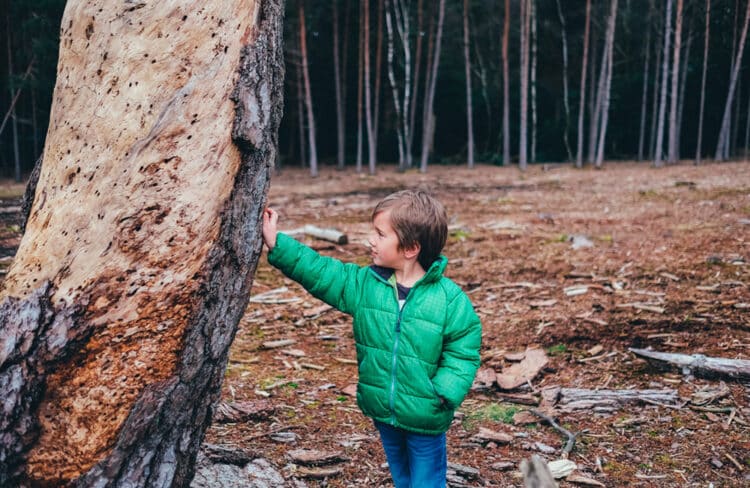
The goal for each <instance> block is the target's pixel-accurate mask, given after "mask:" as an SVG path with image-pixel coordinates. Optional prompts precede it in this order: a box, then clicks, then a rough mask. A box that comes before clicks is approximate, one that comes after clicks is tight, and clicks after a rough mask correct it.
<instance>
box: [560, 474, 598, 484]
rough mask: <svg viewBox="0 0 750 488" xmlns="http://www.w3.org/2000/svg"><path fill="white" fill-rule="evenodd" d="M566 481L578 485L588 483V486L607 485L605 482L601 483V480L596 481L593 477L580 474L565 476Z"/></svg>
mask: <svg viewBox="0 0 750 488" xmlns="http://www.w3.org/2000/svg"><path fill="white" fill-rule="evenodd" d="M565 481H568V482H570V483H576V484H578V485H586V486H602V487H604V486H607V485H605V484H604V483H600V482H599V481H596V480H595V479H593V478H589V477H587V476H582V475H580V474H571V475H570V476H568V477H567V478H565Z"/></svg>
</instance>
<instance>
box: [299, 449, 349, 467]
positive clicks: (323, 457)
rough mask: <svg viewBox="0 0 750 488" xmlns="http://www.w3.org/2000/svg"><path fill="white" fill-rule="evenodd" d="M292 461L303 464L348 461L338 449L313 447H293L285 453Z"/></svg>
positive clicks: (317, 464)
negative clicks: (293, 448)
mask: <svg viewBox="0 0 750 488" xmlns="http://www.w3.org/2000/svg"><path fill="white" fill-rule="evenodd" d="M287 454H288V455H289V457H290V458H291V459H292V461H293V462H295V463H299V464H304V465H305V466H322V465H326V464H333V463H338V462H340V461H348V458H346V457H345V456H344V455H343V454H342V453H341V452H339V451H318V450H315V449H295V450H293V451H289V452H288V453H287Z"/></svg>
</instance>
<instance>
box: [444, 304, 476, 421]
mask: <svg viewBox="0 0 750 488" xmlns="http://www.w3.org/2000/svg"><path fill="white" fill-rule="evenodd" d="M481 343H482V325H481V323H480V322H479V317H478V316H477V314H476V312H474V308H473V307H472V306H471V302H470V301H469V297H467V296H466V294H464V293H463V292H461V293H458V294H457V295H456V297H454V298H453V300H452V301H451V302H450V303H449V304H448V324H447V326H446V328H445V339H444V340H443V353H442V355H441V357H440V364H439V365H438V370H437V372H436V373H435V376H433V378H432V384H433V385H435V390H436V392H437V394H438V395H439V396H440V397H441V398H443V399H444V400H445V402H446V403H447V404H448V406H450V407H451V408H457V407H458V406H459V405H460V404H461V402H462V401H463V399H464V397H465V396H466V394H467V393H468V392H469V389H470V388H471V385H472V383H473V382H474V376H475V375H476V372H477V369H479V357H480V356H479V348H480V346H481Z"/></svg>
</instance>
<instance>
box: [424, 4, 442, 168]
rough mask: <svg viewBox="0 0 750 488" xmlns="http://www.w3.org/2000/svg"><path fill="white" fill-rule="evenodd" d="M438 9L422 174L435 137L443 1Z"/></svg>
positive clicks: (426, 108)
mask: <svg viewBox="0 0 750 488" xmlns="http://www.w3.org/2000/svg"><path fill="white" fill-rule="evenodd" d="M438 9H439V12H438V23H437V31H436V33H435V53H434V54H433V56H432V65H431V67H430V68H431V69H430V85H429V88H428V100H427V106H426V107H425V110H426V111H425V113H426V114H427V124H426V128H423V131H422V132H423V135H422V158H421V161H420V163H419V171H420V172H422V173H426V172H427V158H428V157H429V155H430V149H431V148H432V142H433V138H434V135H435V115H434V113H433V111H432V107H433V104H434V102H435V86H436V84H437V75H438V66H439V65H440V49H441V41H442V38H443V22H444V21H445V0H440V6H439V7H438Z"/></svg>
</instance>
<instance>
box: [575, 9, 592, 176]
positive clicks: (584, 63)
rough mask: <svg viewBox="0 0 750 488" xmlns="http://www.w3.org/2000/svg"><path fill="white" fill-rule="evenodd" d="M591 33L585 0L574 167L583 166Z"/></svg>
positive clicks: (589, 13)
mask: <svg viewBox="0 0 750 488" xmlns="http://www.w3.org/2000/svg"><path fill="white" fill-rule="evenodd" d="M590 34H591V0H586V20H585V27H584V32H583V53H582V54H581V95H580V100H579V101H578V144H577V150H576V167H577V168H581V167H583V116H584V115H585V107H586V74H587V69H588V59H589V37H590Z"/></svg>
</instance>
